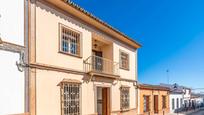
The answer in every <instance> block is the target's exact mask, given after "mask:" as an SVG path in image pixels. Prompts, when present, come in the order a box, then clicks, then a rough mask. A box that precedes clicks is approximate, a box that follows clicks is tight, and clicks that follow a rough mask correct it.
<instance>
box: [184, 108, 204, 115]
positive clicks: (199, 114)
mask: <svg viewBox="0 0 204 115" xmlns="http://www.w3.org/2000/svg"><path fill="white" fill-rule="evenodd" d="M187 115H204V109H201V110H199V111H197V112H193V113H191V114H187Z"/></svg>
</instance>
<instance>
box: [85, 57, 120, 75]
mask: <svg viewBox="0 0 204 115" xmlns="http://www.w3.org/2000/svg"><path fill="white" fill-rule="evenodd" d="M84 69H85V72H97V73H105V74H112V75H119V63H117V62H113V61H111V60H109V59H106V58H103V57H99V56H95V55H92V56H90V57H88V58H87V59H86V60H84Z"/></svg>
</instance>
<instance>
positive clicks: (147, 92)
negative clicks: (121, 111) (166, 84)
mask: <svg viewBox="0 0 204 115" xmlns="http://www.w3.org/2000/svg"><path fill="white" fill-rule="evenodd" d="M139 92H140V94H139V96H140V97H139V99H140V100H139V114H148V112H147V113H144V112H143V111H144V106H143V104H144V98H143V96H144V95H149V96H150V114H151V115H154V103H153V102H154V95H158V100H159V103H158V105H159V107H158V110H159V113H158V114H163V112H165V114H166V113H169V95H168V92H167V91H162V90H148V89H139ZM163 95H165V96H167V97H166V98H167V100H166V101H167V102H166V104H167V105H166V106H167V108H166V109H162V96H163Z"/></svg>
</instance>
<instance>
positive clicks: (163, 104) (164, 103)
mask: <svg viewBox="0 0 204 115" xmlns="http://www.w3.org/2000/svg"><path fill="white" fill-rule="evenodd" d="M162 108H163V109H165V108H166V96H162Z"/></svg>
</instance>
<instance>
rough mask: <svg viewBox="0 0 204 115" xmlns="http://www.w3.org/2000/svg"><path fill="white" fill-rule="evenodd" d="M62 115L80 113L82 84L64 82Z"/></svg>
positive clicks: (76, 114) (78, 114) (62, 88)
mask: <svg viewBox="0 0 204 115" xmlns="http://www.w3.org/2000/svg"><path fill="white" fill-rule="evenodd" d="M61 107H62V115H80V84H77V83H62V85H61Z"/></svg>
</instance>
